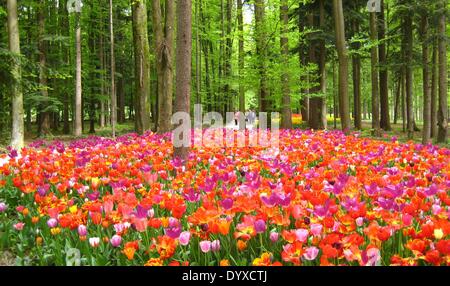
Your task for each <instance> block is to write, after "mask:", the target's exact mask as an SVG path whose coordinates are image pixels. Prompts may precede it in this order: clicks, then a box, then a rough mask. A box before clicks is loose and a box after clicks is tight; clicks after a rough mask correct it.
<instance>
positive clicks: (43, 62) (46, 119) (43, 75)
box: [38, 1, 50, 137]
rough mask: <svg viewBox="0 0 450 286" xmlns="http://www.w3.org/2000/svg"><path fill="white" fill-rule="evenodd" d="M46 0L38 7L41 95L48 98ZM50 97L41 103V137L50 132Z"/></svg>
mask: <svg viewBox="0 0 450 286" xmlns="http://www.w3.org/2000/svg"><path fill="white" fill-rule="evenodd" d="M46 8H47V7H46V1H41V2H40V3H39V7H38V38H39V43H38V50H39V85H40V89H41V90H40V91H41V96H42V97H43V98H48V87H47V86H48V81H47V43H46V41H45V18H46V17H47V16H48V15H46V14H47V13H45V11H46ZM48 104H49V101H48V99H46V100H43V102H42V104H41V110H40V112H41V120H40V122H39V124H40V127H39V128H38V130H39V134H38V136H39V137H42V136H46V135H48V134H49V133H50V113H49V111H48V110H47V109H48Z"/></svg>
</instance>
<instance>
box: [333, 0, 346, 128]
mask: <svg viewBox="0 0 450 286" xmlns="http://www.w3.org/2000/svg"><path fill="white" fill-rule="evenodd" d="M333 10H334V18H335V21H334V22H335V31H336V46H337V50H338V58H339V106H340V108H339V111H340V115H341V126H342V130H344V131H345V132H348V131H350V108H349V98H348V51H347V45H346V41H345V23H344V11H343V8H342V0H333Z"/></svg>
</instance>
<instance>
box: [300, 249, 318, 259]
mask: <svg viewBox="0 0 450 286" xmlns="http://www.w3.org/2000/svg"><path fill="white" fill-rule="evenodd" d="M318 254H319V249H318V248H317V247H315V246H311V247H308V248H307V249H306V250H305V253H304V254H303V257H304V258H305V259H306V260H308V261H312V260H314V259H316V257H317V255H318Z"/></svg>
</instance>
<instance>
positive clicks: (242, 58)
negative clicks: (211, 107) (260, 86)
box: [237, 0, 245, 130]
mask: <svg viewBox="0 0 450 286" xmlns="http://www.w3.org/2000/svg"><path fill="white" fill-rule="evenodd" d="M243 1H244V0H237V18H238V30H239V44H238V45H239V111H240V112H241V113H242V114H244V113H245V86H244V83H243V80H244V76H243V74H244V68H245V50H244V12H243ZM239 129H240V130H244V129H245V120H244V121H242V120H240V121H239Z"/></svg>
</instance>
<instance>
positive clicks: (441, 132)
mask: <svg viewBox="0 0 450 286" xmlns="http://www.w3.org/2000/svg"><path fill="white" fill-rule="evenodd" d="M439 3H440V8H441V9H442V12H441V13H442V14H441V15H440V17H439V27H438V34H439V43H438V49H439V107H438V134H437V142H438V143H446V142H447V136H448V131H447V129H448V105H447V93H448V84H447V82H448V74H447V73H448V70H447V41H446V26H447V22H446V14H445V13H444V12H445V11H447V9H446V8H447V0H440V2H439Z"/></svg>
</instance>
